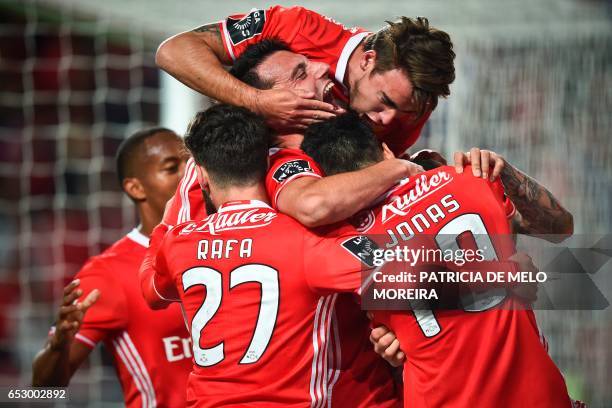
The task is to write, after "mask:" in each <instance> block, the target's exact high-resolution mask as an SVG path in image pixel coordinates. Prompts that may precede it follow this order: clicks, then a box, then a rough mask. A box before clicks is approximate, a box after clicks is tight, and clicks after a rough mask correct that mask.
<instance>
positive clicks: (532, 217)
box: [454, 148, 574, 242]
mask: <svg viewBox="0 0 612 408" xmlns="http://www.w3.org/2000/svg"><path fill="white" fill-rule="evenodd" d="M454 159H455V167H456V169H457V172H458V173H461V172H463V166H464V165H466V164H471V165H472V172H473V174H474V176H476V177H483V178H485V179H486V178H489V172H490V174H491V176H490V179H491V181H493V179H494V178H496V177H497V176H498V175H499V176H500V178H501V181H502V183H503V184H504V188H505V192H506V195H507V196H508V197H509V198H510V200H511V201H512V202H513V203H514V205H515V206H516V210H517V215H516V216H515V217H514V218H513V221H512V223H513V225H512V227H513V232H514V233H517V234H521V233H522V234H542V235H544V234H548V235H556V236H554V237H546V239H548V240H550V241H551V242H561V241H563V240H564V239H566V238H567V237H569V236H570V235H572V234H573V232H574V218H573V216H572V214H571V213H570V212H569V211H567V210H566V209H565V208H563V206H562V205H561V203H560V202H559V201H558V200H557V199H556V198H555V196H554V195H553V194H552V193H551V192H550V191H548V190H547V189H546V188H545V187H544V186H542V185H541V184H540V183H538V182H537V181H536V180H535V179H533V178H531V177H529V176H528V175H526V174H525V173H523V172H521V171H520V170H518V169H517V168H516V167H514V166H512V165H511V164H510V163H508V161H506V160H505V159H504V158H503V157H502V156H501V155H499V154H497V153H495V152H492V151H489V150H480V149H478V148H472V149H471V150H470V152H468V153H463V152H456V153H455V156H454ZM491 169H493V170H492V171H491Z"/></svg>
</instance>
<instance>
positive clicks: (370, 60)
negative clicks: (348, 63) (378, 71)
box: [359, 50, 376, 72]
mask: <svg viewBox="0 0 612 408" xmlns="http://www.w3.org/2000/svg"><path fill="white" fill-rule="evenodd" d="M374 65H376V51H374V50H368V51H365V52H364V53H363V55H362V56H361V60H360V61H359V67H360V68H361V69H362V70H363V71H367V72H370V71H372V69H374Z"/></svg>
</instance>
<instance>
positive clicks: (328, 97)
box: [323, 81, 335, 105]
mask: <svg viewBox="0 0 612 408" xmlns="http://www.w3.org/2000/svg"><path fill="white" fill-rule="evenodd" d="M333 88H334V83H333V82H332V81H329V82H328V83H327V85H325V88H323V102H327V103H331V104H333V105H335V103H334V95H333V93H332V89H333Z"/></svg>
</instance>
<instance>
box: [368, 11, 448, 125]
mask: <svg viewBox="0 0 612 408" xmlns="http://www.w3.org/2000/svg"><path fill="white" fill-rule="evenodd" d="M387 24H388V26H387V27H385V28H383V29H381V30H380V31H378V32H377V33H375V34H373V35H371V36H370V37H368V38H367V39H366V40H365V42H364V48H365V49H366V50H374V51H376V65H375V67H374V71H373V72H374V73H375V72H385V71H389V70H392V69H396V68H399V69H401V70H402V71H404V72H405V73H406V75H407V76H408V79H409V80H410V82H411V83H412V85H413V87H414V91H413V94H414V99H415V102H416V104H417V105H418V107H419V111H420V113H421V114H422V113H423V112H425V111H426V110H427V109H428V108H429V109H434V108H435V107H436V105H437V104H438V98H439V97H446V96H448V95H450V88H449V85H450V84H451V83H452V82H453V81H454V80H455V65H454V59H455V52H454V51H453V43H452V42H451V39H450V36H449V35H448V34H447V33H445V32H444V31H441V30H438V29H436V28H434V27H430V26H429V20H427V19H426V18H425V17H417V18H416V19H413V18H408V17H401V18H400V19H399V20H398V21H395V22H391V21H387Z"/></svg>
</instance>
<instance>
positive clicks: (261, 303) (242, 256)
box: [157, 201, 330, 407]
mask: <svg viewBox="0 0 612 408" xmlns="http://www.w3.org/2000/svg"><path fill="white" fill-rule="evenodd" d="M303 234H304V228H303V227H302V226H301V225H299V224H298V223H297V222H295V221H294V220H293V219H291V218H290V217H287V216H284V215H282V214H280V213H277V212H276V211H275V210H273V209H272V208H270V207H269V206H267V205H266V204H265V203H262V202H259V201H241V202H230V203H227V204H225V205H223V206H222V207H221V208H219V211H218V213H216V214H213V215H211V216H209V217H208V218H206V219H205V220H203V221H200V222H194V223H186V224H181V225H179V226H177V227H176V228H174V229H173V230H172V231H171V233H170V234H169V235H167V237H166V239H165V241H164V243H163V244H162V250H161V252H160V257H161V259H160V257H158V260H157V261H158V267H161V268H166V270H168V271H170V277H171V279H172V280H173V283H174V285H175V286H176V289H177V294H178V296H180V299H181V301H182V303H183V307H184V311H185V314H186V319H187V323H188V327H189V330H190V332H191V338H192V342H193V359H194V370H193V372H192V374H191V376H190V379H189V384H188V391H187V392H188V394H187V400H188V403H189V404H190V405H191V406H202V407H204V406H207V407H208V406H210V407H213V406H227V405H239V406H270V405H278V406H307V405H310V404H311V402H312V401H313V397H314V398H316V397H317V395H316V392H314V391H315V390H313V387H314V385H313V384H314V383H316V381H312V379H313V378H316V376H317V375H322V373H321V371H322V369H323V368H324V367H323V364H322V360H321V361H319V360H318V359H321V356H318V354H317V353H318V351H320V350H323V349H325V348H326V347H327V345H326V342H327V339H326V337H325V336H322V337H320V338H319V337H317V338H316V339H314V335H313V332H314V328H315V327H316V326H317V325H320V326H321V327H324V326H325V324H326V319H327V320H329V318H330V317H329V316H323V312H324V310H323V308H322V301H321V299H322V297H321V296H319V295H317V294H316V293H314V291H311V290H309V287H308V284H307V282H306V281H305V278H304V272H303V263H302V258H303V254H302V252H303V249H302V248H303V239H304V237H303ZM160 263H161V265H160ZM164 264H165V265H164ZM314 340H316V341H314ZM315 385H316V384H315Z"/></svg>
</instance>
